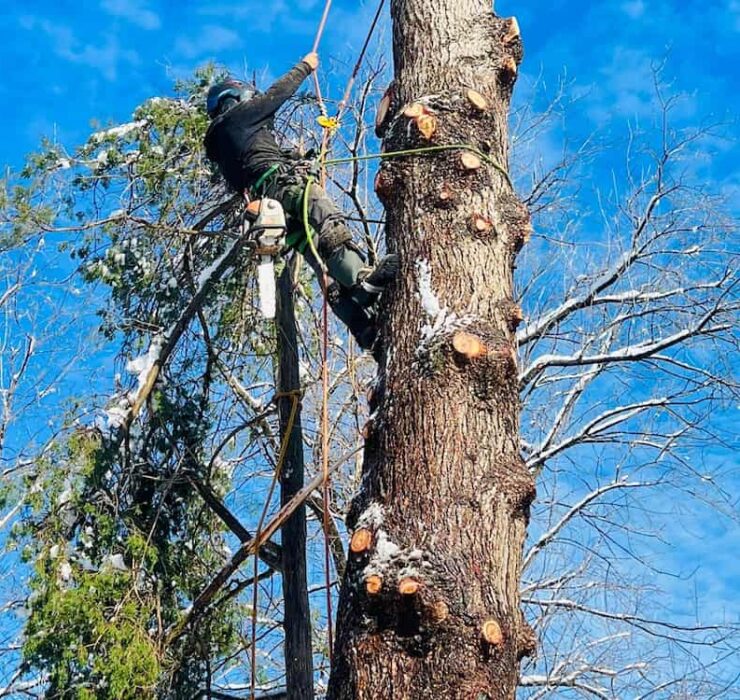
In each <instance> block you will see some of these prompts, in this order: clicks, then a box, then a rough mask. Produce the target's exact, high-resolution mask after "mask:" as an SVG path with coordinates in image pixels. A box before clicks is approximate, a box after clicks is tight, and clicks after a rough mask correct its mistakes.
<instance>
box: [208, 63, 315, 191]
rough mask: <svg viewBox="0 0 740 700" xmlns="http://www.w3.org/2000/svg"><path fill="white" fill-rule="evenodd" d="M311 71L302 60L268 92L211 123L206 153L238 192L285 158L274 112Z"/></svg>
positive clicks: (240, 104)
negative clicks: (275, 128)
mask: <svg viewBox="0 0 740 700" xmlns="http://www.w3.org/2000/svg"><path fill="white" fill-rule="evenodd" d="M310 74H311V67H310V66H309V65H308V64H307V63H305V62H304V61H301V62H300V63H299V64H298V65H297V66H295V68H292V69H291V70H290V71H288V72H287V73H286V74H285V75H284V76H283V77H282V78H280V79H279V80H278V81H277V82H276V83H275V84H274V85H273V86H272V87H271V88H270V89H269V90H267V92H265V93H264V94H261V95H256V96H255V97H253V98H252V99H251V100H248V101H246V102H240V103H238V104H237V105H236V106H235V107H233V108H232V109H230V110H229V111H228V112H226V113H225V114H222V115H220V116H218V117H216V118H215V119H214V120H213V121H212V122H211V125H210V126H209V127H208V131H207V132H206V136H205V139H204V143H205V147H206V155H207V156H208V158H210V160H212V161H214V162H215V163H217V164H218V167H219V168H220V170H221V172H222V173H223V176H224V177H225V178H226V182H228V183H229V185H230V186H231V187H232V188H233V189H235V190H236V191H237V192H241V191H242V190H244V189H245V188H247V187H250V186H251V185H253V184H254V183H255V182H256V181H257V180H258V179H259V177H260V176H261V175H262V173H264V172H265V171H266V170H267V169H268V168H269V167H270V166H272V165H273V164H274V163H281V162H284V161H285V160H286V158H285V154H284V153H282V152H281V151H280V148H279V146H278V145H277V142H276V141H275V136H274V135H273V133H272V132H273V128H274V126H275V112H277V111H278V109H280V107H282V105H283V104H284V103H285V101H286V100H288V99H289V98H290V97H291V96H292V95H293V94H294V93H295V91H296V90H297V89H298V88H299V87H300V84H301V83H302V82H303V81H304V80H305V79H306V78H307V77H308V76H309V75H310Z"/></svg>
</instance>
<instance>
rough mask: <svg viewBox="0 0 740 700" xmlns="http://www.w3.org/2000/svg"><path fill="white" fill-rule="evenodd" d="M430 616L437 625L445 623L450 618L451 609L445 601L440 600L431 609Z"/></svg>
mask: <svg viewBox="0 0 740 700" xmlns="http://www.w3.org/2000/svg"><path fill="white" fill-rule="evenodd" d="M429 616H430V617H431V619H432V621H433V622H436V623H437V624H439V623H440V622H444V621H445V620H446V619H447V618H448V617H449V616H450V607H449V605H447V603H445V601H444V600H438V601H437V602H436V603H434V604H433V605H432V606H431V608H430V609H429Z"/></svg>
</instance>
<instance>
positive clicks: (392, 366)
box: [328, 0, 534, 700]
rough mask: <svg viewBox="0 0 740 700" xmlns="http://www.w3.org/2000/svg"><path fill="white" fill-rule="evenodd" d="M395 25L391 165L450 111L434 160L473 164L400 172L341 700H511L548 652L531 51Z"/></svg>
mask: <svg viewBox="0 0 740 700" xmlns="http://www.w3.org/2000/svg"><path fill="white" fill-rule="evenodd" d="M391 15H392V19H393V52H394V66H395V75H394V81H393V103H394V105H399V107H398V109H400V110H401V111H400V112H399V113H398V116H397V117H396V116H394V117H393V126H392V127H391V128H388V129H387V130H386V132H385V134H386V138H385V142H384V144H383V146H384V150H385V151H386V152H389V151H398V150H407V149H409V148H414V147H418V146H419V144H420V141H421V139H423V135H420V130H419V129H418V123H417V122H416V121H415V120H418V119H419V118H420V117H422V116H424V115H429V114H430V113H431V112H432V111H434V112H435V113H436V116H437V118H438V122H439V123H438V125H437V126H438V128H436V129H435V132H434V134H433V136H434V142H435V145H436V144H439V145H452V144H453V143H457V144H459V143H465V144H468V145H469V146H470V147H471V149H472V150H469V151H467V150H450V151H440V152H436V153H425V154H423V155H422V154H419V155H410V156H405V157H403V158H396V159H390V160H387V161H385V162H384V163H383V165H382V167H381V169H380V172H379V175H378V178H377V180H376V191H377V192H378V195H379V197H380V198H381V201H382V203H383V205H384V206H385V208H386V211H387V227H386V236H387V244H388V249H389V250H390V251H392V252H395V253H398V255H399V259H400V263H401V265H400V267H401V271H400V273H399V277H398V279H397V281H396V282H395V283H394V285H393V287H392V288H391V289H390V290H389V292H388V293H387V294H386V295H384V300H383V303H384V308H383V309H382V311H381V314H380V317H381V318H382V327H381V333H380V348H379V350H378V353H377V355H378V359H379V367H380V368H381V370H380V379H381V380H382V385H383V391H382V392H379V393H378V394H377V395H376V396H375V397H374V398H375V401H376V405H375V406H374V420H373V423H374V427H373V431H372V440H370V441H368V442H367V443H366V447H365V459H364V464H363V488H362V491H361V492H360V493H359V494H358V495H357V497H356V499H355V501H354V503H353V506H352V510H351V513H350V517H349V518H348V526H349V527H350V528H351V529H355V528H361V527H367V526H368V525H367V524H368V523H369V522H372V525H371V529H372V530H373V532H374V533H375V535H376V538H375V541H374V543H373V546H372V547H371V548H370V549H369V550H367V551H366V552H365V553H363V554H361V555H355V556H353V557H351V559H350V561H349V564H348V567H347V572H346V574H345V578H344V581H343V586H342V591H341V594H340V605H339V611H338V619H337V642H336V646H335V650H334V652H335V653H334V667H333V669H332V674H331V679H330V684H329V693H328V697H329V698H330V700H370V699H371V698H372V700H385V699H388V700H392V699H394V698H408V699H409V700H414V699H415V698H419V699H423V698H431V697H448V698H453V699H458V698H459V699H460V700H463V699H464V700H468V699H469V698H478V697H485V698H487V699H488V700H512V699H513V698H514V697H515V691H516V685H517V678H518V662H519V659H520V658H521V657H522V655H523V654H524V653H526V649H530V650H531V648H532V646H533V643H532V631H531V629H530V628H529V627H528V626H527V625H526V624H525V622H524V619H523V615H522V613H521V609H520V600H519V581H520V576H521V567H522V549H523V544H524V538H525V535H526V524H527V519H528V512H529V504H530V503H531V500H532V498H533V497H534V484H533V481H532V477H531V476H530V474H529V473H528V471H527V469H526V466H525V464H524V462H523V460H522V458H521V455H520V454H519V409H518V405H519V396H518V379H517V366H516V352H515V337H514V328H515V327H516V324H517V323H518V322H519V317H520V316H521V312H520V311H519V310H518V309H517V308H516V305H515V302H513V299H515V298H516V295H515V293H514V283H513V272H512V259H513V255H514V254H515V251H516V250H517V249H518V248H519V247H521V245H523V243H524V239H525V238H526V234H527V232H528V231H529V230H530V228H531V224H529V218H528V214H527V213H526V207H524V205H523V204H522V203H521V201H520V200H519V199H518V198H517V197H516V195H515V193H514V192H512V190H511V185H510V183H509V181H508V178H506V177H502V173H501V171H500V168H503V169H504V170H506V169H507V168H508V130H507V119H508V112H509V100H510V97H511V89H512V87H513V83H514V80H515V78H516V73H517V65H518V63H519V61H520V60H521V41H520V37H519V35H518V25H517V24H515V23H514V22H512V21H511V20H506V19H501V18H498V17H496V16H495V15H493V14H492V13H491V10H490V2H488V1H487V0H438V2H437V3H436V4H435V5H434V8H433V10H432V9H431V6H430V5H429V3H428V1H427V0H392V2H391ZM438 103H439V104H442V105H443V106H442V108H441V109H438V108H437V105H438ZM390 110H391V111H393V108H392V107H390ZM387 119H388V117H387V114H386V115H384V119H383V121H385V122H387ZM396 124H398V125H399V126H403V128H397V127H396ZM407 127H408V128H407ZM492 135H493V136H492ZM420 136H421V139H420ZM479 154H485V157H481V155H479ZM494 164H498V165H499V166H500V168H497V167H496V166H495V165H494ZM453 201H454V206H453V205H452V203H453ZM471 226H472V229H473V230H474V231H475V232H477V234H478V235H471ZM451 320H452V321H454V322H455V323H457V324H458V325H456V326H454V325H453V327H452V328H449V326H447V325H446V322H447V323H449V322H450V321H451ZM429 329H431V330H429ZM435 329H436V330H435ZM421 349H423V350H424V351H425V352H427V354H428V356H429V357H431V361H430V362H428V363H425V364H424V363H420V362H419V356H420V355H419V353H420V350H421ZM371 515H372V517H371ZM420 553H423V554H421V555H420ZM412 582H413V583H412ZM422 582H423V585H420V586H419V587H418V589H417V590H415V591H414V592H411V591H412V589H414V588H415V587H416V585H417V583H422ZM401 584H402V585H401ZM402 589H403V590H402ZM487 621H494V622H495V625H496V626H497V627H494V625H493V624H488V625H487V626H485V623H486V622H487ZM497 629H498V633H497V632H496V630H497ZM486 635H487V636H488V639H487V638H486ZM489 640H492V641H489ZM461 669H464V670H465V673H464V674H461V672H460V671H461Z"/></svg>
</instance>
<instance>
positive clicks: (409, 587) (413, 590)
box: [398, 577, 421, 595]
mask: <svg viewBox="0 0 740 700" xmlns="http://www.w3.org/2000/svg"><path fill="white" fill-rule="evenodd" d="M420 588H421V583H419V581H417V580H416V579H415V578H411V577H407V578H402V579H401V580H400V581H399V582H398V592H399V593H400V594H401V595H416V594H417V593H418V592H419V589H420Z"/></svg>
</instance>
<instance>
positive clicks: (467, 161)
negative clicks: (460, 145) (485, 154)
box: [460, 151, 481, 171]
mask: <svg viewBox="0 0 740 700" xmlns="http://www.w3.org/2000/svg"><path fill="white" fill-rule="evenodd" d="M460 164H461V165H462V167H463V169H464V170H468V171H473V170H478V168H480V166H481V160H480V158H479V157H478V156H477V155H475V153H471V152H470V151H463V152H462V153H461V154H460Z"/></svg>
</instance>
